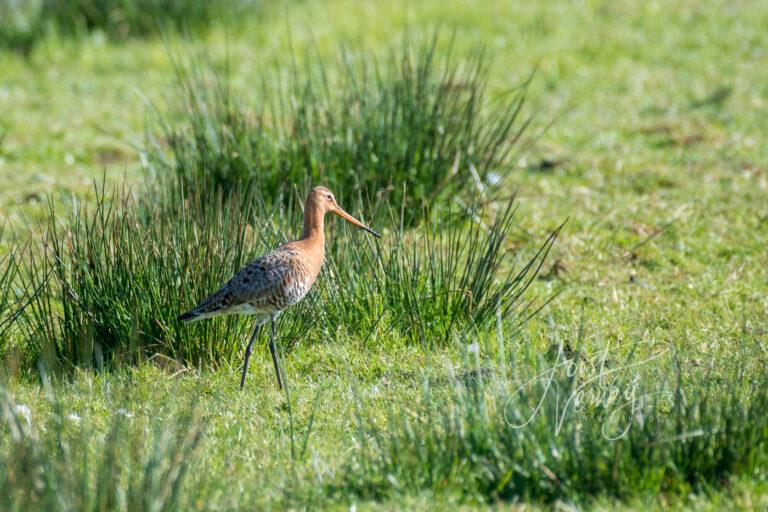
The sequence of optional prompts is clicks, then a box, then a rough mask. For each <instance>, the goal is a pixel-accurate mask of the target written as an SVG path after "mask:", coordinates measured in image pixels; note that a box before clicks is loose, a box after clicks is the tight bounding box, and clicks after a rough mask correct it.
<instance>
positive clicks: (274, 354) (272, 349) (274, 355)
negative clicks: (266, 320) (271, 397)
mask: <svg viewBox="0 0 768 512" xmlns="http://www.w3.org/2000/svg"><path fill="white" fill-rule="evenodd" d="M276 333H277V327H276V326H275V317H274V316H273V317H272V334H271V336H270V337H269V351H270V352H271V353H272V363H274V365H275V373H276V374H277V384H278V386H280V389H283V379H282V377H281V375H280V361H279V360H278V358H277V345H276V344H275V335H276Z"/></svg>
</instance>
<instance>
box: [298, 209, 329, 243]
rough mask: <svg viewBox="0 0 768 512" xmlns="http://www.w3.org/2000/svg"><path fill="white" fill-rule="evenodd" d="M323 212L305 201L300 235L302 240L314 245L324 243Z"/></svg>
mask: <svg viewBox="0 0 768 512" xmlns="http://www.w3.org/2000/svg"><path fill="white" fill-rule="evenodd" d="M324 220H325V212H324V211H323V210H322V209H321V208H318V207H317V205H315V204H313V203H311V202H310V201H307V204H306V205H305V207H304V232H303V233H302V234H301V239H302V240H309V241H312V242H314V243H320V244H324V243H325V229H324V228H325V225H324Z"/></svg>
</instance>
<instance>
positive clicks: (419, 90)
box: [142, 35, 528, 226]
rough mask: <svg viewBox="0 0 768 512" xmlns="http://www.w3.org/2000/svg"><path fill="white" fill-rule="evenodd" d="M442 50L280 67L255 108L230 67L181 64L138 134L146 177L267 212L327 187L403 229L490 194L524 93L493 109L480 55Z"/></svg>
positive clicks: (518, 128) (513, 145)
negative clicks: (240, 197)
mask: <svg viewBox="0 0 768 512" xmlns="http://www.w3.org/2000/svg"><path fill="white" fill-rule="evenodd" d="M439 41H441V38H439V36H438V35H435V36H434V37H433V38H432V40H431V41H430V42H416V43H411V42H409V41H408V40H406V42H405V43H403V47H402V48H401V49H398V50H396V51H394V50H393V51H392V52H391V54H389V55H388V56H387V57H386V58H383V59H381V60H379V59H378V58H377V56H376V55H375V54H369V53H362V54H360V53H358V54H354V53H352V52H350V51H349V50H347V51H341V53H340V55H339V57H338V58H337V59H334V60H333V62H331V63H326V62H324V61H323V58H322V57H321V56H320V55H317V54H316V55H312V54H310V55H309V56H303V57H304V59H306V60H308V61H309V62H308V63H306V64H299V63H297V62H296V61H297V60H298V59H297V58H296V57H295V56H289V57H288V62H281V63H279V64H278V66H277V69H273V70H272V71H271V72H270V71H264V72H263V73H262V75H261V76H260V77H259V82H258V83H257V84H255V86H253V85H252V86H251V89H257V90H258V93H257V94H256V95H255V97H254V98H251V97H250V94H247V93H245V92H243V91H237V90H235V89H234V88H233V86H232V85H231V83H230V82H231V77H229V76H228V74H227V73H228V71H227V69H226V68H227V67H228V66H230V64H228V63H227V64H225V65H224V66H225V69H224V71H217V70H216V68H215V66H213V65H211V64H208V63H206V62H205V59H202V58H200V57H194V56H190V57H188V58H177V59H176V61H177V63H176V64H175V69H176V76H177V79H176V80H177V84H176V86H175V88H174V89H173V90H172V91H171V93H170V94H169V96H170V98H171V100H169V101H168V103H170V105H168V106H167V107H166V108H165V109H164V110H165V111H161V110H160V109H156V110H155V112H154V115H153V116H152V117H153V118H154V119H155V122H153V123H151V124H150V126H149V127H148V128H147V140H146V142H145V149H144V150H143V152H142V156H143V161H144V162H146V170H147V172H149V173H150V174H151V175H152V176H153V177H154V178H155V179H156V180H158V181H159V182H161V183H162V184H163V187H165V188H171V189H174V190H176V189H178V190H181V191H182V192H183V191H189V190H192V191H206V190H210V191H213V193H214V194H215V193H217V192H218V191H219V190H222V191H224V192H225V193H228V192H229V191H231V190H232V189H236V188H240V187H244V188H249V189H250V188H253V189H255V190H257V191H258V192H259V194H260V197H259V199H260V200H261V201H263V202H265V203H266V204H267V205H271V202H273V201H276V200H277V199H278V198H284V197H285V196H289V197H290V196H291V194H292V193H293V192H294V191H295V190H296V189H299V190H307V189H308V188H310V187H311V186H312V184H314V183H324V184H325V185H327V186H328V187H329V188H331V189H332V190H333V191H334V192H335V193H336V195H337V196H338V197H339V198H340V199H341V200H342V201H344V200H346V201H351V200H354V199H358V198H362V200H364V201H365V202H366V203H367V204H369V205H370V206H369V207H368V215H367V217H368V218H373V219H377V218H378V217H379V216H380V215H379V214H380V212H383V213H384V215H386V214H388V211H387V205H393V206H394V207H397V208H399V209H400V213H401V216H402V217H403V219H402V220H404V222H405V223H406V224H407V225H408V226H410V225H413V224H414V223H415V222H417V221H418V220H419V219H420V217H421V212H422V210H423V209H425V208H426V207H428V206H429V205H431V204H434V203H435V202H441V201H443V200H444V199H445V198H446V197H451V196H455V195H459V196H462V195H463V196H464V199H465V200H466V199H467V195H468V193H469V192H470V191H475V190H477V189H481V190H482V191H483V193H484V194H487V195H489V196H493V195H494V193H495V194H498V188H499V187H498V185H499V184H500V183H502V182H503V180H504V178H505V177H506V176H507V175H508V174H509V172H510V170H511V168H512V165H513V163H514V159H513V154H514V153H516V152H519V151H520V148H518V146H519V145H520V141H521V138H522V137H523V135H524V133H525V128H526V127H527V125H528V121H526V120H524V119H520V112H521V108H522V106H523V100H524V97H525V85H526V84H521V85H520V86H519V87H518V88H516V89H515V90H513V91H510V92H509V93H508V94H506V95H504V96H502V97H499V98H497V99H495V101H493V102H491V101H489V99H488V97H487V92H486V89H487V87H488V83H487V81H488V71H487V67H488V66H487V64H486V62H485V59H484V58H483V50H482V48H478V49H475V51H473V52H471V53H469V54H468V55H466V56H464V57H463V58H462V57H461V56H456V55H455V53H456V52H454V51H453V49H452V48H451V46H450V42H448V43H446V44H447V45H448V46H447V47H443V46H445V45H440V50H439V51H438V42H439ZM412 47H415V48H412ZM304 59H302V60H304ZM285 75H287V78H286V76H285ZM249 92H250V93H252V92H253V91H252V90H251V91H249ZM175 193H176V194H178V193H179V192H175Z"/></svg>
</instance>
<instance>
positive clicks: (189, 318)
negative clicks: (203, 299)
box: [176, 309, 203, 324]
mask: <svg viewBox="0 0 768 512" xmlns="http://www.w3.org/2000/svg"><path fill="white" fill-rule="evenodd" d="M202 316H203V315H201V314H200V313H199V312H198V311H197V310H196V309H193V310H191V311H187V312H186V313H184V314H182V315H179V316H178V317H177V318H176V320H179V321H180V322H184V323H185V324H189V323H192V322H195V321H197V320H202Z"/></svg>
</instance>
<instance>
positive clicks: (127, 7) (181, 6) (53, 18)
mask: <svg viewBox="0 0 768 512" xmlns="http://www.w3.org/2000/svg"><path fill="white" fill-rule="evenodd" d="M258 7H259V2H257V1H256V0H228V1H221V0H0V47H6V48H11V49H14V50H18V51H22V52H28V51H29V50H31V49H32V47H33V46H34V45H35V43H36V42H37V41H38V40H40V39H41V38H43V37H45V36H46V35H47V34H49V33H52V32H55V33H57V34H59V35H66V36H77V35H81V34H87V33H89V32H93V31H101V32H103V33H104V34H105V35H106V36H107V37H109V38H111V39H115V40H122V39H126V38H128V37H133V36H145V35H148V34H153V33H156V32H159V30H158V29H159V28H160V27H166V26H172V27H174V28H176V29H183V30H200V29H205V28H206V27H207V26H209V25H211V24H212V23H217V22H218V23H231V22H233V21H236V20H238V19H239V17H241V16H244V15H248V14H249V13H250V12H251V11H253V10H255V9H257V8H258Z"/></svg>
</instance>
